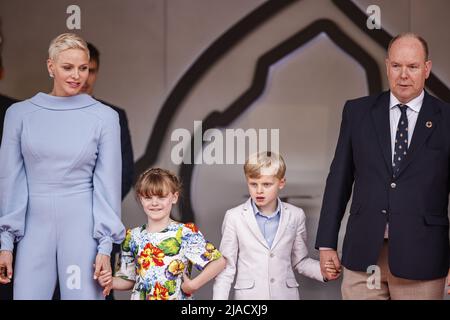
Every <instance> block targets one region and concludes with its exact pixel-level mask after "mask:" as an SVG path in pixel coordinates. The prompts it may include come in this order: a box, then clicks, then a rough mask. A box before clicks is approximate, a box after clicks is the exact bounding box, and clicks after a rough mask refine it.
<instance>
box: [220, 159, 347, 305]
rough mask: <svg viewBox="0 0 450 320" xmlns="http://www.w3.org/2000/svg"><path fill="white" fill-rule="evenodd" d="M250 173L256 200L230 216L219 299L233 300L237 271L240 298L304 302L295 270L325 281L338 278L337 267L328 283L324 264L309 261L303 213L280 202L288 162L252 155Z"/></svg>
mask: <svg viewBox="0 0 450 320" xmlns="http://www.w3.org/2000/svg"><path fill="white" fill-rule="evenodd" d="M244 172H245V177H246V179H247V185H248V190H249V192H250V199H248V200H247V201H246V202H245V203H244V204H241V205H239V206H237V207H235V208H233V209H230V210H228V211H227V213H226V214H225V218H224V221H223V225H222V241H221V243H220V252H221V253H222V254H223V256H224V257H226V259H227V266H226V268H225V270H224V271H222V273H220V274H219V275H218V276H217V277H216V279H215V282H214V289H213V299H223V300H226V299H228V295H229V291H230V287H231V284H232V283H233V281H234V277H235V274H236V271H237V277H236V284H235V286H234V289H235V299H236V300H247V299H248V300H254V299H262V300H271V299H284V300H287V299H299V298H300V296H299V292H298V283H297V281H296V279H295V275H294V271H293V269H296V270H297V271H298V272H299V273H300V274H303V275H305V276H307V277H309V278H312V279H316V280H318V281H322V282H323V281H327V279H335V278H336V277H337V276H338V272H337V271H336V269H335V268H334V267H333V266H334V264H332V263H330V264H328V265H327V275H326V278H327V279H324V278H323V276H322V274H321V271H320V264H319V261H317V260H314V259H311V258H308V249H307V247H306V229H305V214H304V212H303V210H302V209H300V208H297V207H295V206H293V205H291V204H288V203H284V202H281V201H280V199H279V198H278V192H279V190H281V189H283V188H284V186H285V184H286V179H285V177H284V175H285V172H286V165H285V163H284V160H283V158H282V157H281V156H280V155H278V154H275V153H273V152H260V153H258V154H254V155H251V156H250V157H249V159H247V161H246V163H245V165H244Z"/></svg>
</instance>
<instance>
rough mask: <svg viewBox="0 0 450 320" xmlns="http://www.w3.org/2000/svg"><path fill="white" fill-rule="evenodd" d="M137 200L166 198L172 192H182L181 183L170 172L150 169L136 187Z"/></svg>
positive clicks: (140, 177)
mask: <svg viewBox="0 0 450 320" xmlns="http://www.w3.org/2000/svg"><path fill="white" fill-rule="evenodd" d="M134 191H135V193H136V194H135V195H136V198H137V199H138V200H139V198H140V197H143V198H150V197H151V196H158V197H165V196H167V195H168V194H169V193H170V192H172V193H175V192H178V193H180V192H181V182H180V180H179V179H178V177H177V176H176V175H175V174H174V173H172V172H171V171H169V170H166V169H161V168H150V169H148V170H147V171H145V172H143V173H142V174H141V175H140V176H139V178H138V180H137V182H136V185H135V187H134Z"/></svg>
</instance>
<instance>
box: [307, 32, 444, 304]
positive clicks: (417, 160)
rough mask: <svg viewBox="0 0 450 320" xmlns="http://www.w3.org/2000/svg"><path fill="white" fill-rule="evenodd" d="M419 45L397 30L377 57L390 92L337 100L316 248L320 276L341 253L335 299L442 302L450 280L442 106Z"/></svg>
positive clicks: (418, 39) (424, 51)
mask: <svg viewBox="0 0 450 320" xmlns="http://www.w3.org/2000/svg"><path fill="white" fill-rule="evenodd" d="M431 66H432V64H431V61H430V60H429V59H428V45H427V43H426V42H425V40H423V39H422V38H421V37H420V36H418V35H415V34H412V33H405V34H401V35H398V36H397V37H395V38H394V39H392V41H391V43H390V44H389V48H388V55H387V58H386V70H387V77H388V80H389V87H390V91H387V92H383V93H381V94H379V95H375V96H369V97H363V98H359V99H355V100H351V101H347V103H346V104H345V106H344V110H343V114H342V123H341V129H340V134H339V139H338V143H337V147H336V152H335V156H334V159H333V162H332V164H331V168H330V172H329V175H328V178H327V182H326V187H325V193H324V198H323V204H322V209H321V214H320V222H319V228H318V233H317V240H316V248H317V249H319V250H320V262H321V268H322V273H324V271H325V262H326V261H330V260H331V261H334V263H335V266H336V267H338V268H339V269H340V268H341V264H340V260H339V257H338V255H337V245H338V243H337V242H338V233H339V229H340V224H341V220H342V217H343V215H344V212H345V209H346V206H347V202H348V201H349V198H350V195H351V194H352V187H353V199H352V204H351V207H350V216H349V219H348V223H347V229H346V234H345V239H344V243H343V250H342V265H343V266H344V268H343V273H344V277H343V282H342V288H341V289H342V296H343V298H344V299H442V298H443V296H444V288H445V283H446V280H445V277H446V276H449V280H450V272H449V271H450V268H449V264H450V263H449V261H450V246H449V220H448V209H447V208H448V199H449V191H450V105H449V104H447V103H444V102H442V101H440V100H438V99H436V98H435V97H433V96H431V95H430V94H428V93H427V92H426V91H425V90H424V86H425V80H426V79H427V78H428V76H429V75H430V71H431Z"/></svg>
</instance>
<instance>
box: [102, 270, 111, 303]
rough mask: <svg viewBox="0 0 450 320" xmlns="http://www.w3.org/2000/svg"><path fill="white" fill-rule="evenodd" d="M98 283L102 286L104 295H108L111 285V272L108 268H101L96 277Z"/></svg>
mask: <svg viewBox="0 0 450 320" xmlns="http://www.w3.org/2000/svg"><path fill="white" fill-rule="evenodd" d="M98 283H99V284H100V285H101V286H102V287H103V295H104V296H105V297H106V296H107V295H109V293H110V292H111V289H112V285H113V277H112V272H111V271H109V270H103V271H101V272H100V276H99V277H98Z"/></svg>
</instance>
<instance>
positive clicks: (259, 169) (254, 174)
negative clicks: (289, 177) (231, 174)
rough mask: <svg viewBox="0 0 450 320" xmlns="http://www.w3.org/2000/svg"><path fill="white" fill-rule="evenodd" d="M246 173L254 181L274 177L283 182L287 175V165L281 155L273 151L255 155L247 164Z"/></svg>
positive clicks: (249, 158) (251, 156) (245, 166)
mask: <svg viewBox="0 0 450 320" xmlns="http://www.w3.org/2000/svg"><path fill="white" fill-rule="evenodd" d="M244 173H245V176H246V177H247V178H252V179H258V178H260V177H261V176H265V175H273V176H276V177H277V178H278V179H280V180H281V179H283V178H284V175H285V173H286V163H285V162H284V159H283V157H282V156H281V155H279V154H278V153H275V152H272V151H263V152H259V153H254V154H252V155H250V156H249V157H248V159H247V161H246V162H245V164H244Z"/></svg>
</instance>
